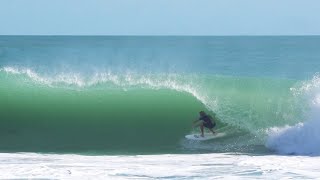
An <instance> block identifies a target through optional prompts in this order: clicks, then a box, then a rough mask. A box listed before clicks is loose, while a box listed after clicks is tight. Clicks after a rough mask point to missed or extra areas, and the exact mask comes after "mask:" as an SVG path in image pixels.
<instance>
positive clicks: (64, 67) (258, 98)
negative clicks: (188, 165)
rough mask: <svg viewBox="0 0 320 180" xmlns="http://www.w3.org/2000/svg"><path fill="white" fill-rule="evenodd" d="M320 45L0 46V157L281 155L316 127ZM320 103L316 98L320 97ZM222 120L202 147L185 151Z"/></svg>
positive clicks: (107, 40)
mask: <svg viewBox="0 0 320 180" xmlns="http://www.w3.org/2000/svg"><path fill="white" fill-rule="evenodd" d="M319 47H320V37H318V36H307V37H305V36H299V37H290V36H288V37H286V36H283V37H281V36H279V37H124V36H123V37H108V36H106V37H94V36H93V37H77V36H72V37H68V36H59V37H54V36H1V37H0V84H1V85H0V107H1V108H0V133H1V136H0V140H1V144H0V151H2V152H21V151H23V152H26V151H27V152H55V153H66V152H68V153H95V154H96V153H98V154H164V153H183V154H184V153H207V152H246V153H267V154H269V153H274V149H273V148H270V146H265V144H266V142H267V139H268V137H269V132H270V131H269V130H270V129H271V128H274V127H283V126H294V125H295V124H297V123H303V122H305V121H307V120H308V118H309V116H310V113H309V112H310V106H309V101H310V100H312V99H313V98H314V96H306V95H308V92H309V91H308V90H306V89H304V87H306V85H309V86H310V87H311V88H313V89H314V91H315V92H318V91H317V86H316V85H315V81H316V82H317V80H316V79H317V72H318V70H319V69H320V63H318V59H319V57H320V51H319V50H320V49H319ZM315 94H317V93H315ZM200 110H205V111H207V112H208V113H211V114H212V113H216V114H217V117H218V118H219V121H218V125H217V131H218V132H225V133H226V134H227V135H226V136H225V137H223V138H220V139H216V140H214V141H209V142H205V143H195V142H190V141H187V140H186V139H185V138H184V136H185V135H186V134H190V133H192V132H198V130H196V129H192V127H191V122H192V121H193V120H194V119H195V118H197V115H198V112H199V111H200Z"/></svg>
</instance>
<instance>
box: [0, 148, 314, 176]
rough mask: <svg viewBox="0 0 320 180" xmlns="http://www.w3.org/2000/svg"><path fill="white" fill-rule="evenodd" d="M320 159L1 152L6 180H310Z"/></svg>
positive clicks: (0, 164)
mask: <svg viewBox="0 0 320 180" xmlns="http://www.w3.org/2000/svg"><path fill="white" fill-rule="evenodd" d="M319 160H320V157H302V156H273V155H264V156H249V155H244V154H187V155H173V154H166V155H137V156H83V155H56V154H35V153H1V154H0V178H1V179H23V178H28V179H29V178H30V179H31V178H33V179H38V178H39V179H157V178H165V179H220V178H227V179H230V178H231V179H248V178H249V179H270V178H271V179H290V178H293V179H297V178H301V179H307V178H318V177H320V165H319V163H318V162H319Z"/></svg>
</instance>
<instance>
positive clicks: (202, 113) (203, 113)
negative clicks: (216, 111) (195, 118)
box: [199, 111, 207, 116]
mask: <svg viewBox="0 0 320 180" xmlns="http://www.w3.org/2000/svg"><path fill="white" fill-rule="evenodd" d="M199 114H200V116H205V115H207V114H206V113H205V112H204V111H200V112H199Z"/></svg>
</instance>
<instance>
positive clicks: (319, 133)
mask: <svg viewBox="0 0 320 180" xmlns="http://www.w3.org/2000/svg"><path fill="white" fill-rule="evenodd" d="M291 90H292V92H293V93H294V95H295V96H297V97H298V99H300V100H301V101H307V102H308V103H309V108H308V111H307V112H306V114H305V117H306V121H305V122H301V123H298V124H296V125H294V126H286V127H275V128H270V129H269V132H268V134H269V138H268V141H267V143H266V146H267V147H268V148H270V149H272V150H275V151H277V152H279V153H282V154H303V155H319V154H320V129H319V128H320V78H319V77H318V76H315V77H314V78H313V79H312V80H311V81H306V82H304V83H302V85H301V86H300V87H298V88H292V89H291ZM301 103H303V102H301Z"/></svg>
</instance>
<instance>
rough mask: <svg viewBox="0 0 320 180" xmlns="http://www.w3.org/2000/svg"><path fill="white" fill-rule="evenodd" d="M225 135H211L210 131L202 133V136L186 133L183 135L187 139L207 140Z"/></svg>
mask: <svg viewBox="0 0 320 180" xmlns="http://www.w3.org/2000/svg"><path fill="white" fill-rule="evenodd" d="M225 135H226V134H225V133H216V134H215V135H213V134H212V133H204V137H202V136H201V135H200V134H188V135H186V136H185V137H186V138H187V139H189V140H195V141H207V140H210V139H215V138H220V137H223V136H225Z"/></svg>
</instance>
